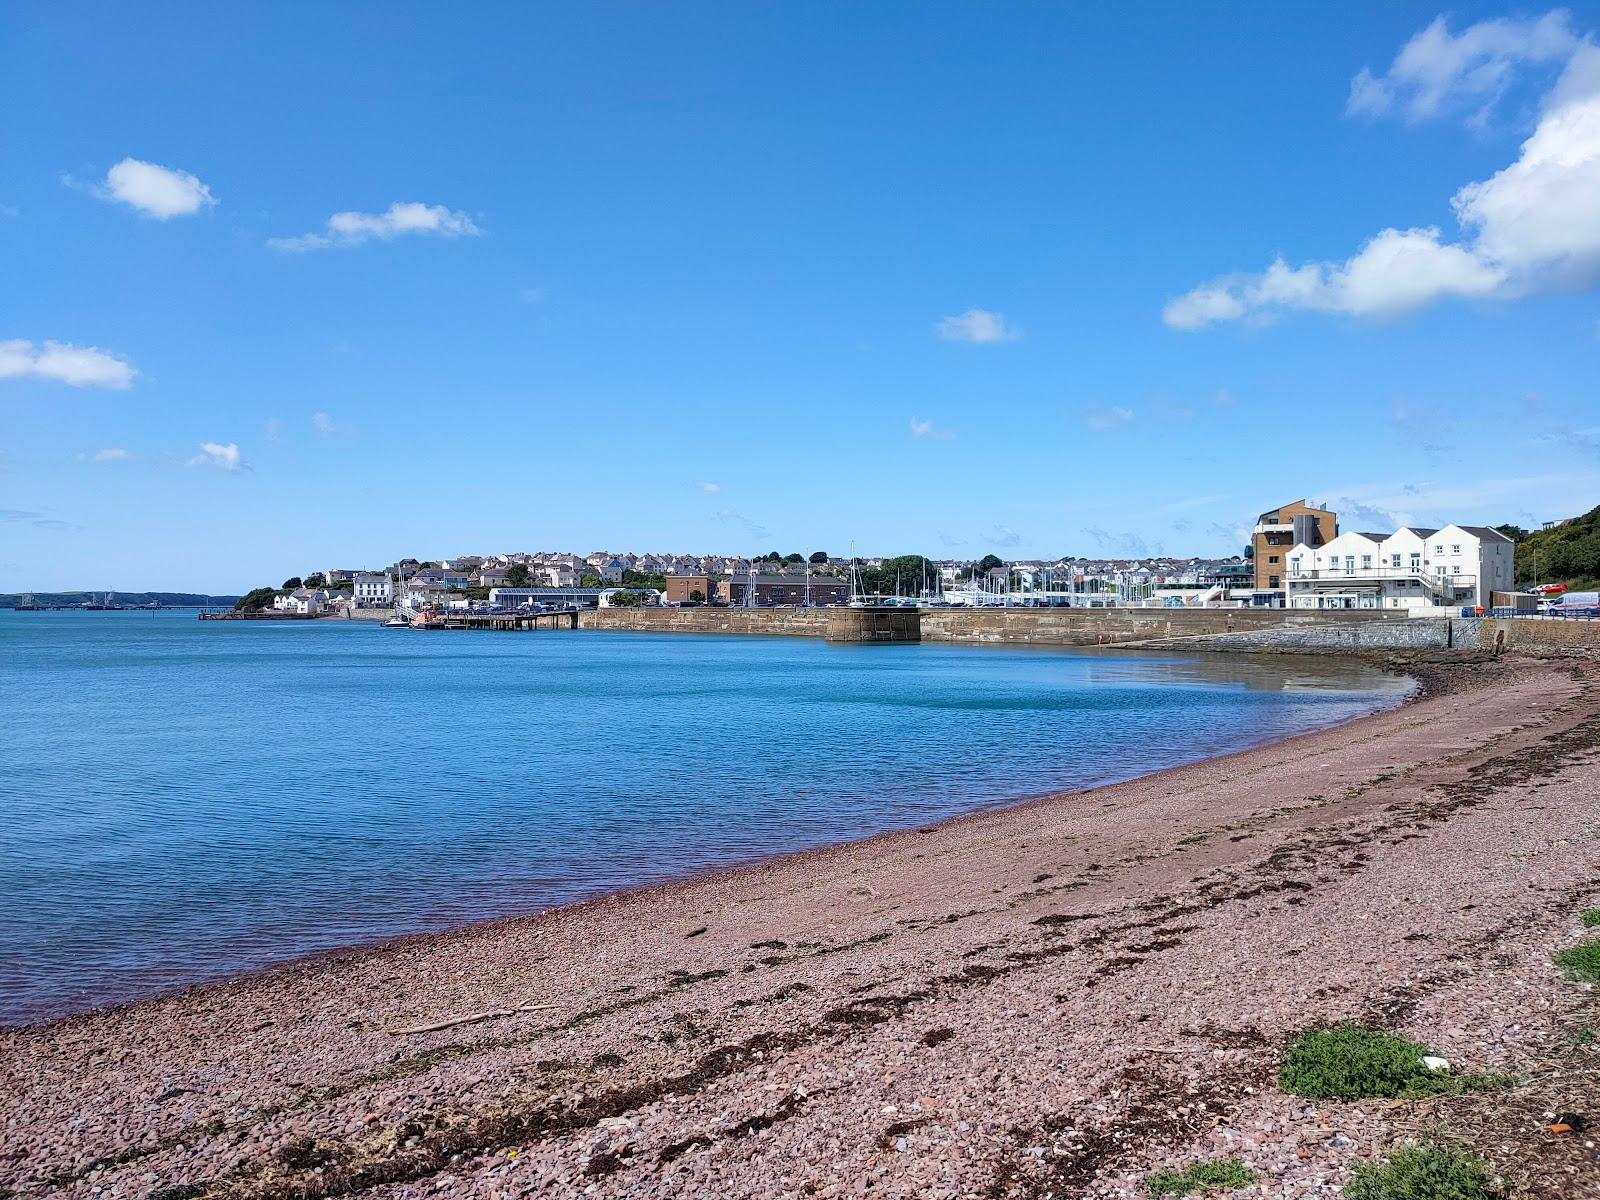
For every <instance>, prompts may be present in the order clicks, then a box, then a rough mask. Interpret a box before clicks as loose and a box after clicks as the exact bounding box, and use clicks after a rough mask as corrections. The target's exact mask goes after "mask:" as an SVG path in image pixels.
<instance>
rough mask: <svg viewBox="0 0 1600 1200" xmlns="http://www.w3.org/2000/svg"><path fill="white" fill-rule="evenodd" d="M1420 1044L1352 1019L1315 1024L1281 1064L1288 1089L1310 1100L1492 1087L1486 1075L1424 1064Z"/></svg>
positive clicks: (1407, 1096)
mask: <svg viewBox="0 0 1600 1200" xmlns="http://www.w3.org/2000/svg"><path fill="white" fill-rule="evenodd" d="M1427 1053H1428V1048H1427V1047H1426V1046H1423V1045H1421V1044H1420V1043H1417V1042H1413V1041H1409V1040H1408V1039H1406V1038H1403V1037H1396V1036H1395V1035H1394V1034H1392V1033H1384V1032H1383V1031H1382V1030H1378V1029H1368V1028H1366V1027H1365V1026H1364V1025H1357V1024H1355V1023H1354V1022H1350V1021H1346V1022H1344V1023H1343V1024H1340V1025H1314V1026H1312V1027H1311V1028H1310V1029H1308V1030H1306V1031H1305V1032H1304V1033H1302V1034H1301V1035H1300V1036H1299V1037H1297V1038H1295V1040H1294V1041H1293V1042H1292V1043H1290V1045H1289V1049H1288V1050H1287V1051H1285V1052H1284V1056H1283V1061H1282V1062H1281V1063H1280V1064H1279V1066H1278V1084H1279V1086H1280V1087H1282V1088H1283V1090H1284V1091H1286V1092H1290V1093H1292V1094H1293V1095H1296V1096H1304V1097H1306V1098H1307V1099H1310V1100H1363V1099H1367V1098H1369V1097H1374V1096H1380V1097H1384V1098H1386V1099H1397V1098H1400V1099H1415V1098H1417V1097H1421V1096H1437V1095H1441V1094H1444V1093H1455V1092H1462V1091H1473V1090H1477V1089H1479V1088H1482V1087H1486V1086H1491V1085H1492V1084H1493V1083H1494V1082H1495V1080H1494V1079H1492V1078H1491V1077H1489V1076H1484V1075H1452V1074H1450V1073H1448V1072H1445V1071H1430V1070H1429V1069H1428V1068H1427V1067H1425V1066H1423V1065H1422V1056H1423V1055H1425V1054H1427Z"/></svg>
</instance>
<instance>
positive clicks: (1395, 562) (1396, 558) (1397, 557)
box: [1390, 554, 1400, 567]
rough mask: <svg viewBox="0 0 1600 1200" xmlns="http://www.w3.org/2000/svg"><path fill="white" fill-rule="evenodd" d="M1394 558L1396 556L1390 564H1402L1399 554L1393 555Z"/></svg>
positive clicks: (1396, 565)
mask: <svg viewBox="0 0 1600 1200" xmlns="http://www.w3.org/2000/svg"><path fill="white" fill-rule="evenodd" d="M1393 558H1394V561H1393V562H1392V563H1390V566H1395V567H1398V566H1399V565H1400V556H1399V555H1398V554H1396V555H1394V556H1393Z"/></svg>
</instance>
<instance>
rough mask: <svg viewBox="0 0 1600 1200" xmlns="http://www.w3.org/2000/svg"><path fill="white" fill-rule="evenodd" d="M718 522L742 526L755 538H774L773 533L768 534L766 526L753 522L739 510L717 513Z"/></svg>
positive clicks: (725, 510) (730, 509)
mask: <svg viewBox="0 0 1600 1200" xmlns="http://www.w3.org/2000/svg"><path fill="white" fill-rule="evenodd" d="M717 520H719V521H721V522H723V523H724V524H733V525H742V526H743V527H744V529H745V532H746V533H748V534H749V535H750V536H751V537H753V538H759V539H761V540H765V539H767V538H769V537H771V536H772V535H771V533H770V532H768V530H767V527H766V526H765V525H763V524H761V523H760V522H759V521H753V520H751V519H750V518H749V517H747V516H745V515H744V514H743V513H742V512H740V511H738V510H737V509H733V508H724V509H722V510H721V511H720V512H718V513H717Z"/></svg>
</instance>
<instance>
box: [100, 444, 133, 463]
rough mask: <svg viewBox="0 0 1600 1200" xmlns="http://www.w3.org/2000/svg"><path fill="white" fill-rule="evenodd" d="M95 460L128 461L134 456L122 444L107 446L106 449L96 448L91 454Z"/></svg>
mask: <svg viewBox="0 0 1600 1200" xmlns="http://www.w3.org/2000/svg"><path fill="white" fill-rule="evenodd" d="M89 457H90V459H92V460H93V461H94V462H126V461H127V460H128V459H130V458H132V457H133V455H131V454H129V453H128V452H127V451H126V450H124V449H123V448H122V447H121V446H107V447H106V448H105V449H104V450H96V451H95V452H94V453H93V454H91V455H89Z"/></svg>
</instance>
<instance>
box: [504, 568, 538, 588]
mask: <svg viewBox="0 0 1600 1200" xmlns="http://www.w3.org/2000/svg"><path fill="white" fill-rule="evenodd" d="M530 578H532V576H530V575H529V573H528V564H527V563H512V564H511V565H510V566H509V567H507V568H506V583H507V584H509V585H510V586H511V587H514V588H525V587H527V586H528V580H529V579H530Z"/></svg>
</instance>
